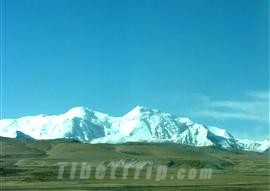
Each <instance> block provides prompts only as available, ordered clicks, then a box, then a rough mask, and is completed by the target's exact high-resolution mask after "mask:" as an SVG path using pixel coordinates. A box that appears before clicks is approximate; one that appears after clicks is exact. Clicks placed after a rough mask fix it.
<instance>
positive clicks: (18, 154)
mask: <svg viewBox="0 0 270 191" xmlns="http://www.w3.org/2000/svg"><path fill="white" fill-rule="evenodd" d="M110 161H124V162H132V161H133V162H134V161H150V162H152V163H153V173H152V176H151V178H150V179H146V178H145V177H146V173H147V171H146V169H143V171H142V172H141V173H140V176H139V178H138V179H134V174H135V169H130V171H129V175H128V177H127V179H122V175H123V168H121V167H119V168H117V170H116V178H115V179H111V178H110V172H111V171H108V172H107V171H106V174H105V177H104V178H103V179H100V180H98V179H96V178H95V173H94V171H91V175H90V178H89V179H80V176H79V174H80V168H79V167H80V164H81V162H87V163H88V164H91V165H92V166H93V167H96V166H97V165H99V164H100V163H102V164H104V165H107V164H109V163H110ZM0 162H1V169H0V170H1V171H0V172H1V188H2V190H134V191H137V190H252V191H254V190H270V186H269V184H270V161H269V154H267V153H254V152H244V151H227V150H222V149H218V148H214V147H203V148H194V147H188V146H183V145H177V144H140V143H137V144H136V143H133V144H122V145H110V144H97V145H91V144H82V143H78V142H75V141H67V140H50V141H34V140H18V139H9V138H3V137H2V138H1V161H0ZM58 162H67V163H68V166H66V168H65V171H64V176H63V178H62V179H58V178H57V177H58V170H59V166H58V165H57V163H58ZM72 162H77V163H78V170H77V171H76V175H75V178H74V179H70V169H71V163H72ZM158 165H166V166H168V172H167V175H166V178H165V179H164V180H161V181H156V179H155V177H156V173H157V172H156V168H157V167H158ZM108 168H109V167H108ZM180 168H182V169H186V171H188V170H189V169H191V168H195V169H201V168H211V169H212V177H211V179H199V178H198V176H197V177H196V178H194V179H192V180H191V179H189V178H188V176H187V174H186V176H185V177H184V178H183V179H181V180H180V179H177V178H176V175H177V171H178V169H180Z"/></svg>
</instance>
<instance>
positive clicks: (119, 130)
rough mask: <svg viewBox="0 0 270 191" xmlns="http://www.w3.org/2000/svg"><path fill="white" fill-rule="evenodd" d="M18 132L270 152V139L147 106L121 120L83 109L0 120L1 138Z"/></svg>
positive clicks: (37, 136) (93, 140) (83, 139)
mask: <svg viewBox="0 0 270 191" xmlns="http://www.w3.org/2000/svg"><path fill="white" fill-rule="evenodd" d="M18 132H19V134H20V135H24V137H27V138H30V137H31V138H34V139H59V138H67V139H75V140H78V141H81V142H85V143H91V144H96V143H114V144H117V143H126V142H173V143H178V144H185V145H191V146H196V147H201V146H218V147H220V148H225V149H240V150H248V151H256V152H264V151H266V150H268V149H269V148H270V140H269V139H266V140H263V141H252V140H242V139H237V138H235V137H234V136H233V135H232V134H230V133H229V132H228V131H227V130H225V129H221V128H218V127H212V126H206V125H203V124H199V123H195V122H193V121H192V120H191V119H189V118H187V117H176V116H174V115H172V114H170V113H166V112H161V111H160V110H157V109H150V108H147V107H143V106H136V107H134V108H133V109H132V110H131V111H129V112H128V113H126V114H125V115H123V116H118V117H114V116H110V115H108V114H105V113H102V112H97V111H94V110H92V109H89V108H87V107H83V106H81V107H74V108H71V109H70V110H68V111H67V112H65V113H63V114H60V115H44V114H41V115H36V116H25V117H21V118H18V119H2V120H0V136H3V137H11V138H16V136H17V134H18Z"/></svg>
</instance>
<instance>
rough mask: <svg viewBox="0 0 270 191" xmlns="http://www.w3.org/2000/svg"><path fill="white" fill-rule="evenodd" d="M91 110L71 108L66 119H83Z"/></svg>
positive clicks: (66, 114)
mask: <svg viewBox="0 0 270 191" xmlns="http://www.w3.org/2000/svg"><path fill="white" fill-rule="evenodd" d="M89 111H90V110H89V109H88V108H86V107H82V106H80V107H74V108H71V109H70V110H68V111H67V112H66V113H65V114H64V115H65V116H66V117H69V118H73V117H83V116H85V115H86V113H87V112H89Z"/></svg>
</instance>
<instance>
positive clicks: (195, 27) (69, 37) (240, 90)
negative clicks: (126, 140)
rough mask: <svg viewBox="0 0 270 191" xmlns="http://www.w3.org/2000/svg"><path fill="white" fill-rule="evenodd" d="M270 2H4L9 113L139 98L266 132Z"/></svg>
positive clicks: (104, 105)
mask: <svg viewBox="0 0 270 191" xmlns="http://www.w3.org/2000/svg"><path fill="white" fill-rule="evenodd" d="M268 9H269V5H268V1H266V0H260V1H254V0H237V1H235V0H219V1H215V0H203V1H202V0H170V1H167V0H128V1H127V0H3V7H2V10H3V30H2V31H3V42H2V45H3V76H2V79H3V92H2V95H3V97H2V98H3V117H4V118H16V117H19V116H23V115H35V114H40V113H46V114H57V113H63V112H65V111H66V110H68V109H69V108H71V107H74V106H81V105H83V106H87V107H89V108H93V109H96V110H99V111H103V112H106V113H109V114H111V115H122V114H124V113H126V112H127V111H128V110H130V109H131V108H133V107H134V106H136V105H144V106H147V107H151V108H158V109H160V110H163V111H167V112H170V113H173V114H175V115H178V116H189V117H190V118H191V119H193V120H194V121H198V122H201V123H204V124H208V125H215V126H219V127H223V128H226V129H228V130H229V131H230V132H232V134H234V135H236V136H239V137H242V138H257V139H261V138H265V137H267V134H268V136H269V119H268V118H269V111H268V107H269V60H268V56H269V55H268V54H269V49H268V43H269V39H268V38H269V30H268V23H269V20H268V13H269V10H268Z"/></svg>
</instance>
